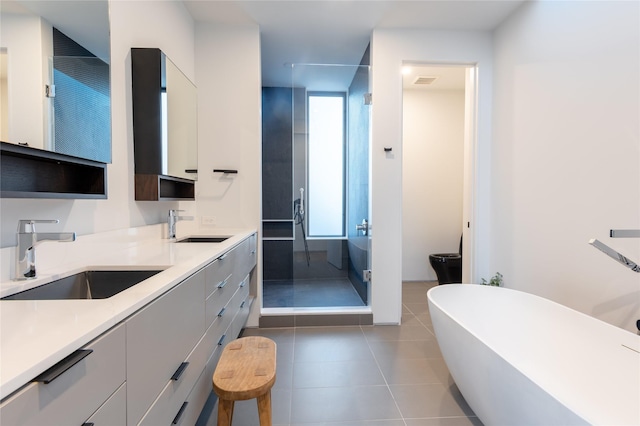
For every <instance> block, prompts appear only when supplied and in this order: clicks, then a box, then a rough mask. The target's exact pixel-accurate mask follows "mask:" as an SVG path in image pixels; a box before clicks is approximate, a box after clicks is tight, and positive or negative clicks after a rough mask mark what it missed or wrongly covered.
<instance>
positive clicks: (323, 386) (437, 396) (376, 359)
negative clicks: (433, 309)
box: [207, 282, 482, 426]
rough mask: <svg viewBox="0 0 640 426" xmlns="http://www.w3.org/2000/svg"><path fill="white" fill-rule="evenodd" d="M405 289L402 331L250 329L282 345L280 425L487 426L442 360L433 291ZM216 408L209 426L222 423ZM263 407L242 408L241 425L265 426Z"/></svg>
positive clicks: (275, 395)
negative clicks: (435, 330)
mask: <svg viewBox="0 0 640 426" xmlns="http://www.w3.org/2000/svg"><path fill="white" fill-rule="evenodd" d="M434 284H435V283H433V282H419V283H417V282H411V283H405V284H404V286H403V300H404V301H405V303H403V316H402V325H401V326H349V327H314V328H304V327H298V328H272V329H247V330H245V333H244V335H261V336H266V337H269V338H271V339H273V340H275V341H276V343H277V345H278V355H277V364H278V365H277V379H276V384H275V386H274V388H273V390H272V404H273V424H274V425H289V426H303V425H304V426H319V425H327V426H328V425H332V426H368V425H371V426H435V425H446V426H454V425H455V426H457V425H460V426H465V425H482V423H481V422H480V420H479V419H478V418H476V417H475V416H474V414H473V412H472V411H471V409H470V408H469V406H468V405H467V404H466V402H465V401H464V399H463V397H462V395H461V394H460V392H459V391H458V389H457V387H456V385H455V384H454V382H453V379H452V378H451V376H450V375H449V372H448V370H447V367H446V365H445V363H444V360H443V359H442V355H441V353H440V350H439V348H438V343H437V341H436V338H435V336H434V335H433V330H432V326H431V320H430V317H429V312H428V305H427V300H426V291H427V290H428V289H429V288H430V287H431V286H433V285H434ZM216 415H217V406H216V407H215V408H214V409H213V411H212V412H211V413H210V416H209V419H208V422H207V425H215V424H216ZM258 424H259V423H258V414H257V409H256V401H255V400H249V401H239V402H236V405H235V413H234V417H233V425H234V426H258Z"/></svg>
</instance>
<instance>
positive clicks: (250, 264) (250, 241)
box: [233, 234, 257, 277]
mask: <svg viewBox="0 0 640 426" xmlns="http://www.w3.org/2000/svg"><path fill="white" fill-rule="evenodd" d="M256 240H257V237H256V234H253V235H251V236H250V237H248V238H247V239H246V240H244V241H243V242H241V243H240V244H239V245H238V246H237V247H236V248H235V251H236V259H235V267H234V270H233V273H234V274H236V275H238V276H240V277H244V276H245V275H247V274H248V273H249V272H251V270H252V269H253V268H254V266H256V259H257V252H256V250H257V245H256Z"/></svg>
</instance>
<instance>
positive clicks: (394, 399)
mask: <svg viewBox="0 0 640 426" xmlns="http://www.w3.org/2000/svg"><path fill="white" fill-rule="evenodd" d="M403 306H404V304H403ZM360 330H361V331H362V334H363V336H364V339H365V341H366V342H367V347H368V348H369V351H370V352H371V355H372V356H373V360H374V361H375V363H376V367H378V371H379V372H380V375H381V376H382V380H384V384H385V386H386V387H387V391H388V392H389V395H391V399H393V404H394V405H395V406H396V409H397V410H398V413H399V414H400V419H401V420H402V423H403V424H404V426H407V422H406V421H405V419H404V415H403V414H402V411H401V410H400V406H399V405H398V401H396V397H395V395H394V394H393V392H392V391H391V386H389V382H388V381H387V378H386V376H385V375H384V372H383V371H382V368H381V367H380V363H379V362H378V357H377V356H376V354H375V352H374V351H373V349H371V344H370V342H369V339H367V335H366V334H364V330H362V326H360ZM389 420H391V419H389Z"/></svg>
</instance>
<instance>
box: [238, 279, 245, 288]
mask: <svg viewBox="0 0 640 426" xmlns="http://www.w3.org/2000/svg"><path fill="white" fill-rule="evenodd" d="M245 285H247V280H244V281H242V282H241V283H240V288H242V287H244V286H245Z"/></svg>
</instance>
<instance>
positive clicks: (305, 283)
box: [262, 278, 365, 308]
mask: <svg viewBox="0 0 640 426" xmlns="http://www.w3.org/2000/svg"><path fill="white" fill-rule="evenodd" d="M262 300H263V303H264V307H265V308H302V307H313V308H315V307H336V306H339V307H340V306H365V304H364V302H363V301H362V299H361V298H360V296H359V295H358V293H357V292H356V290H355V289H354V288H353V285H352V284H351V282H350V281H349V279H348V278H327V279H302V280H300V279H297V280H295V281H294V282H293V283H292V282H291V281H265V282H264V283H263V285H262Z"/></svg>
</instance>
